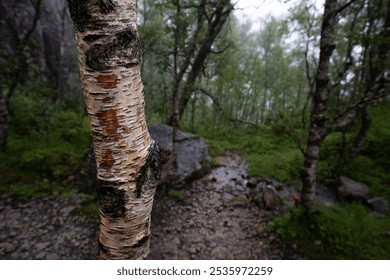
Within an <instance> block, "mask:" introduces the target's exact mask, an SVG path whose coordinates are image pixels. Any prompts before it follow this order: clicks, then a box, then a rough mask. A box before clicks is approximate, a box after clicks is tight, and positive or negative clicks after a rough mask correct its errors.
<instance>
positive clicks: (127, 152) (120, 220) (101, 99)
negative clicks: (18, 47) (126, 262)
mask: <svg viewBox="0 0 390 280" xmlns="http://www.w3.org/2000/svg"><path fill="white" fill-rule="evenodd" d="M68 6H69V12H70V15H71V17H72V20H73V23H74V26H75V30H76V41H77V44H78V56H79V63H80V76H81V83H82V88H83V93H84V98H85V105H86V108H87V111H88V115H89V121H90V129H91V133H92V136H93V144H94V151H95V156H96V163H97V177H98V179H99V181H100V184H99V186H98V198H99V205H100V220H101V222H100V235H99V247H100V258H101V259H146V258H147V256H148V254H149V238H150V213H151V210H152V204H153V196H154V193H155V188H156V184H155V183H156V180H157V179H158V178H159V176H160V169H161V166H162V164H164V163H165V162H166V161H167V158H168V155H167V153H166V151H164V150H163V149H161V147H160V146H159V145H158V144H156V143H155V142H154V141H153V140H152V139H151V138H150V135H149V132H148V129H147V125H146V121H145V115H144V91H143V85H142V82H141V72H140V64H141V46H140V42H139V39H138V32H137V29H136V18H137V17H136V9H137V7H136V0H132V1H131V0H115V1H112V0H98V1H95V0H85V1H77V0H68Z"/></svg>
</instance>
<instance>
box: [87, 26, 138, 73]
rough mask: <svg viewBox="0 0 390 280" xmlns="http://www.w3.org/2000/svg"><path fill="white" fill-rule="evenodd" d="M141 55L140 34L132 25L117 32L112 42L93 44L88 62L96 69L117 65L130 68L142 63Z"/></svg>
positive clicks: (102, 69) (105, 68) (89, 51)
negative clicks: (138, 34)
mask: <svg viewBox="0 0 390 280" xmlns="http://www.w3.org/2000/svg"><path fill="white" fill-rule="evenodd" d="M141 55H142V51H141V44H140V43H139V39H138V36H137V34H136V31H135V30H134V29H133V28H132V27H131V26H130V27H129V28H128V29H127V30H124V31H121V32H119V33H118V34H115V36H114V38H113V40H112V41H111V42H108V43H105V44H100V43H97V44H95V45H93V46H92V47H91V48H90V49H89V50H88V52H87V57H86V63H87V65H88V67H90V68H91V69H93V70H96V71H104V70H107V69H110V68H111V67H116V66H124V67H126V68H129V67H133V66H135V65H138V64H139V63H140V61H141Z"/></svg>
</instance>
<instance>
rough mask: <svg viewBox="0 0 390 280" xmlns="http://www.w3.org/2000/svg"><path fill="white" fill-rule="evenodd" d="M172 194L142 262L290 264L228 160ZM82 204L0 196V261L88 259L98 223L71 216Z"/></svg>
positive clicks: (158, 212)
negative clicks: (147, 256)
mask: <svg viewBox="0 0 390 280" xmlns="http://www.w3.org/2000/svg"><path fill="white" fill-rule="evenodd" d="M220 161H221V164H220V166H219V167H216V168H214V169H213V170H212V171H211V173H210V174H209V175H207V176H205V177H203V178H201V179H199V180H196V181H194V182H193V183H192V184H190V185H188V186H186V187H185V188H184V189H183V190H181V191H176V195H175V196H172V195H167V194H166V192H167V190H164V189H160V190H159V191H158V192H157V194H156V197H155V204H154V207H153V214H152V238H151V254H150V259H298V258H300V256H299V255H297V254H296V253H295V252H294V251H293V250H291V249H289V248H287V247H286V246H284V245H283V244H282V243H281V242H280V241H279V240H278V238H277V237H276V236H275V235H274V234H272V233H268V232H266V231H265V227H266V225H267V223H268V217H269V216H270V215H272V214H273V213H272V212H270V211H265V210H261V209H259V208H258V207H257V206H255V205H254V204H252V203H249V201H248V200H245V199H241V200H239V199H238V200H235V198H237V197H241V198H242V197H245V195H246V194H247V192H248V190H247V187H246V186H245V184H244V182H243V178H245V176H246V166H245V165H244V164H243V163H242V162H241V160H240V158H239V157H238V156H236V155H227V156H224V157H223V158H221V159H220ZM85 199H86V198H85V197H83V196H82V195H79V194H76V195H73V196H71V197H67V198H59V199H55V200H53V199H50V198H48V197H47V198H42V199H39V198H33V199H29V200H20V199H16V198H13V197H11V196H9V195H8V194H4V193H3V194H0V228H1V233H0V259H96V258H97V253H98V248H97V236H98V230H99V229H98V222H97V221H91V220H90V219H87V218H86V217H83V216H80V215H77V214H76V213H77V211H76V210H77V209H78V206H77V205H83V203H84V200H85Z"/></svg>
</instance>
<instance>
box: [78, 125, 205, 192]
mask: <svg viewBox="0 0 390 280" xmlns="http://www.w3.org/2000/svg"><path fill="white" fill-rule="evenodd" d="M149 132H150V134H151V136H152V138H153V139H154V140H155V141H157V142H158V143H159V144H160V145H161V146H163V147H164V148H165V149H168V150H172V127H170V126H167V125H162V124H151V125H149ZM178 139H179V148H178V155H177V169H176V173H175V178H174V180H173V183H174V184H175V185H174V186H173V187H180V186H182V185H183V184H185V183H188V182H191V181H193V180H195V179H197V178H200V177H202V176H204V175H206V174H207V173H208V172H209V171H210V166H211V161H210V158H209V156H208V145H207V144H206V143H205V141H204V140H203V139H202V138H201V137H199V136H197V135H194V134H191V133H186V132H182V131H179V133H178ZM168 166H169V162H168V163H167V164H165V166H164V168H163V170H162V174H161V180H160V182H159V183H160V184H162V183H164V182H165V180H166V179H167V174H168V170H167V167H168ZM96 185H97V180H96V161H95V155H94V153H93V149H91V150H90V151H89V153H88V155H87V157H86V159H85V162H84V165H83V167H82V168H81V170H80V172H79V174H78V175H77V176H76V180H75V186H76V188H77V189H78V190H79V191H82V192H85V193H94V192H95V188H96Z"/></svg>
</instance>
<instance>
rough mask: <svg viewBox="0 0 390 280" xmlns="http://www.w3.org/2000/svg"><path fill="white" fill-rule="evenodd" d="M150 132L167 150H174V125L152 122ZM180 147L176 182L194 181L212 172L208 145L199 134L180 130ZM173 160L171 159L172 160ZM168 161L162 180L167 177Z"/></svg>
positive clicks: (180, 183) (179, 183)
mask: <svg viewBox="0 0 390 280" xmlns="http://www.w3.org/2000/svg"><path fill="white" fill-rule="evenodd" d="M149 132H150V134H151V136H152V138H153V139H154V140H156V141H157V142H158V143H159V144H160V145H161V146H163V147H164V148H165V149H167V150H170V151H171V150H172V127H171V126H167V125H162V124H150V125H149ZM178 140H179V147H178V153H177V167H176V172H175V180H174V182H175V183H176V184H178V185H182V184H183V183H186V182H190V181H193V180H195V179H197V178H200V177H202V176H204V175H206V174H207V173H209V172H210V166H211V161H210V158H209V155H208V145H207V144H206V142H205V141H204V140H203V139H202V138H201V137H199V136H198V135H195V134H191V133H187V132H183V131H179V132H178ZM170 161H171V160H170ZM170 161H169V162H168V163H167V164H166V165H165V166H164V168H163V170H162V174H161V181H160V182H164V181H165V179H166V178H167V174H168V167H169V165H170V163H171V162H170Z"/></svg>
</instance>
